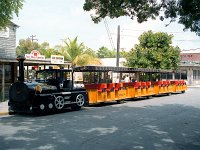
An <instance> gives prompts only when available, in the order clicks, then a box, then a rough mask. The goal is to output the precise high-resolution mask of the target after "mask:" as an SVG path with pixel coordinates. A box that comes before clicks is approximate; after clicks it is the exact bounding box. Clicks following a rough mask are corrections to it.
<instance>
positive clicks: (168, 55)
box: [126, 31, 180, 69]
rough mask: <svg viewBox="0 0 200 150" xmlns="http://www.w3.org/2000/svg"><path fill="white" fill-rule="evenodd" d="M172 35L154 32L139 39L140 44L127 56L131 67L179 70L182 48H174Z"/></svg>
mask: <svg viewBox="0 0 200 150" xmlns="http://www.w3.org/2000/svg"><path fill="white" fill-rule="evenodd" d="M172 38H173V36H172V35H168V34H167V33H163V32H157V33H153V32H152V31H148V32H144V33H143V34H142V35H141V36H140V37H139V44H136V45H135V47H134V48H133V49H132V50H131V51H130V52H129V53H128V55H126V59H127V63H126V65H127V66H129V67H139V68H155V69H177V68H178V65H179V63H180V48H179V47H174V46H172V45H171V44H172Z"/></svg>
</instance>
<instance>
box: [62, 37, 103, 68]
mask: <svg viewBox="0 0 200 150" xmlns="http://www.w3.org/2000/svg"><path fill="white" fill-rule="evenodd" d="M64 43H65V46H61V47H60V50H59V53H60V54H61V55H64V57H65V60H68V61H70V62H71V63H72V67H73V66H84V65H89V64H93V65H94V64H101V62H100V60H99V59H98V58H96V56H95V53H94V52H93V51H92V50H91V49H89V48H87V47H85V46H84V44H83V43H80V44H79V43H78V37H76V38H74V39H70V38H67V39H66V40H65V41H64Z"/></svg>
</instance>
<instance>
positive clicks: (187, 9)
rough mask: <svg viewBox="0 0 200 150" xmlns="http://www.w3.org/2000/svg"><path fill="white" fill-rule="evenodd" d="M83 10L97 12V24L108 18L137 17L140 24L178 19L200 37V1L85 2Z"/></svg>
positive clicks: (94, 19) (123, 0)
mask: <svg viewBox="0 0 200 150" xmlns="http://www.w3.org/2000/svg"><path fill="white" fill-rule="evenodd" d="M83 9H84V10H85V11H91V10H95V15H91V17H92V20H93V21H94V22H95V23H98V22H100V21H101V20H102V19H103V18H105V17H106V16H108V17H110V18H118V17H121V16H128V17H130V18H131V19H133V18H135V17H136V18H137V21H138V22H139V23H142V22H144V21H147V20H148V19H149V18H151V19H155V18H156V17H158V16H160V19H161V20H163V19H164V18H169V19H171V21H170V23H171V22H173V21H175V20H176V19H177V20H178V22H179V23H180V24H183V25H184V30H185V29H190V30H191V31H192V32H196V33H197V34H198V35H200V23H199V21H200V3H199V0H85V3H84V6H83ZM163 12H164V13H163Z"/></svg>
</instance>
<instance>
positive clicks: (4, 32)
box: [0, 27, 9, 38]
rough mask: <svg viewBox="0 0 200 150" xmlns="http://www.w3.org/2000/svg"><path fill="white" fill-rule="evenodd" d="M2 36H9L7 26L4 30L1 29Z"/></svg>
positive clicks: (0, 35)
mask: <svg viewBox="0 0 200 150" xmlns="http://www.w3.org/2000/svg"><path fill="white" fill-rule="evenodd" d="M0 37H3V38H9V28H8V27H6V28H5V29H3V30H0Z"/></svg>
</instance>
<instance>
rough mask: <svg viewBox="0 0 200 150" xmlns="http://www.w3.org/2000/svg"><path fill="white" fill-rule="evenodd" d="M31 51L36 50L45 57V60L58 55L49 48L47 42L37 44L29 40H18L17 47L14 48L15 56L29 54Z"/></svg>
mask: <svg viewBox="0 0 200 150" xmlns="http://www.w3.org/2000/svg"><path fill="white" fill-rule="evenodd" d="M32 50H38V51H39V52H40V53H41V55H45V57H46V58H50V57H51V55H53V54H58V52H57V51H56V50H55V49H53V48H50V46H49V43H48V42H43V43H42V44H39V43H38V42H35V41H34V42H32V41H31V39H30V38H27V39H21V40H19V45H18V46H17V48H16V53H17V56H19V55H22V56H23V55H25V54H30V53H31V51H32Z"/></svg>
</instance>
